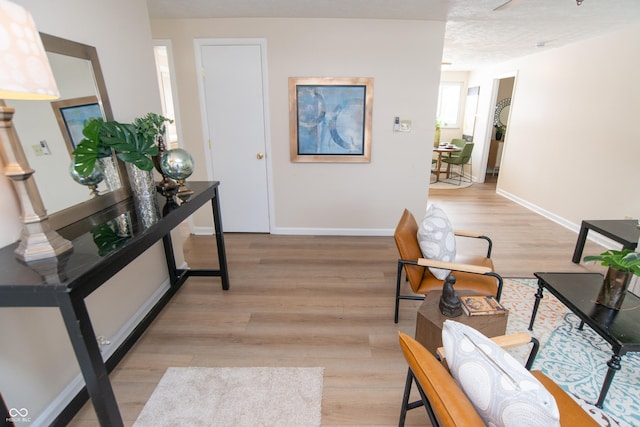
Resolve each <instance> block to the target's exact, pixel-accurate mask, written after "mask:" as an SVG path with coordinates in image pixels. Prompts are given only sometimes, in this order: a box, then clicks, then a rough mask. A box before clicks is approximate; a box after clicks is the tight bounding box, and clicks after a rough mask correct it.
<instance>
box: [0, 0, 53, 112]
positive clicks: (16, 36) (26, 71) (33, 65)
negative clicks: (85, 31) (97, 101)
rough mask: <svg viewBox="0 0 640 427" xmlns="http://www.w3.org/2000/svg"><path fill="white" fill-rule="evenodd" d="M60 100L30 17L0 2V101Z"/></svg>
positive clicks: (22, 10) (6, 3)
mask: <svg viewBox="0 0 640 427" xmlns="http://www.w3.org/2000/svg"><path fill="white" fill-rule="evenodd" d="M59 96H60V92H59V91H58V87H57V86H56V81H55V79H54V78H53V73H52V71H51V66H50V65H49V60H48V59H47V55H46V53H45V51H44V47H43V46H42V40H40V35H39V34H38V30H37V29H36V26H35V24H34V22H33V18H32V17H31V13H29V12H28V11H27V10H26V9H24V8H23V7H22V6H19V5H17V4H15V3H11V2H10V1H7V0H0V99H28V100H39V99H56V98H58V97H59Z"/></svg>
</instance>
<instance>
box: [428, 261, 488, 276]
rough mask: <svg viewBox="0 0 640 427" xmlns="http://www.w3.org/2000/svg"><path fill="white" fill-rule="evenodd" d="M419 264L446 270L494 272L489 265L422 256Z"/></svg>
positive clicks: (478, 272)
mask: <svg viewBox="0 0 640 427" xmlns="http://www.w3.org/2000/svg"><path fill="white" fill-rule="evenodd" d="M418 265H421V266H423V267H434V268H443V269H445V270H452V271H463V272H465V273H475V274H487V273H493V270H491V269H490V268H489V267H484V266H480V265H471V264H461V263H458V262H447V261H438V260H435V259H427V258H420V259H418Z"/></svg>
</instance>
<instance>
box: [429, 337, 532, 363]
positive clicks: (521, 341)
mask: <svg viewBox="0 0 640 427" xmlns="http://www.w3.org/2000/svg"><path fill="white" fill-rule="evenodd" d="M490 339H491V341H493V342H494V343H496V344H498V345H499V346H500V347H501V348H504V349H507V348H513V347H520V346H521V345H526V344H530V343H531V344H533V346H532V347H531V352H530V353H529V357H528V358H527V362H526V364H525V365H524V367H525V368H527V370H529V369H531V366H532V365H533V361H534V360H535V358H536V356H537V354H538V349H539V347H540V343H539V342H538V340H537V339H536V338H535V337H532V336H531V335H529V334H528V333H526V332H520V333H517V334H509V335H499V336H497V337H493V338H490ZM436 356H437V357H438V359H439V360H440V361H444V359H445V357H444V347H438V348H437V350H436Z"/></svg>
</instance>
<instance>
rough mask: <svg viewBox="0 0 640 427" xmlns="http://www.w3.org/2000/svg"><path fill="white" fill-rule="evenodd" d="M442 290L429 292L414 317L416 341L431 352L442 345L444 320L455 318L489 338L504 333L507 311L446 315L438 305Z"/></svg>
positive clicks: (434, 351) (433, 352)
mask: <svg viewBox="0 0 640 427" xmlns="http://www.w3.org/2000/svg"><path fill="white" fill-rule="evenodd" d="M441 294H442V292H439V291H435V292H429V294H428V295H427V297H426V298H425V300H424V302H423V303H422V305H421V306H420V308H419V309H418V317H417V319H416V341H418V342H419V343H421V344H422V345H423V346H425V348H426V349H427V350H429V351H430V352H431V353H432V354H434V355H435V354H436V350H437V349H438V347H442V324H443V323H444V321H445V320H447V319H449V320H455V321H456V322H460V323H464V324H465V325H468V326H471V327H472V328H474V329H477V330H478V331H480V332H482V333H483V334H485V335H486V336H488V337H489V338H491V337H495V336H499V335H504V334H505V332H506V330H507V319H508V317H509V313H508V312H507V313H506V314H496V315H488V316H467V315H466V314H465V313H464V312H463V313H462V315H460V316H458V317H447V316H445V315H443V314H442V313H440V308H439V307H438V305H439V303H440V295H441Z"/></svg>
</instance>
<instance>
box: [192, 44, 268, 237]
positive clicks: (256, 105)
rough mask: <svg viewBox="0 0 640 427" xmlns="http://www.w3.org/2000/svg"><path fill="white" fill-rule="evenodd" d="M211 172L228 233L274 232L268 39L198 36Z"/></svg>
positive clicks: (203, 106)
mask: <svg viewBox="0 0 640 427" xmlns="http://www.w3.org/2000/svg"><path fill="white" fill-rule="evenodd" d="M195 44H196V46H195V47H196V61H197V65H198V68H199V69H200V70H201V79H199V85H200V103H201V111H202V122H203V127H204V130H203V132H204V136H205V139H204V140H205V153H206V154H207V172H208V174H209V177H210V178H211V179H212V180H215V181H220V205H221V211H222V223H223V227H224V230H225V231H227V232H251V233H268V232H269V231H270V214H269V213H270V197H269V194H270V192H269V188H270V185H269V183H270V179H269V177H270V173H269V170H270V166H269V165H270V162H269V152H270V150H269V140H268V136H269V131H268V111H267V106H268V97H267V81H268V80H267V78H266V42H265V41H264V40H263V39H242V40H229V39H207V40H196V41H195Z"/></svg>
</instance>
